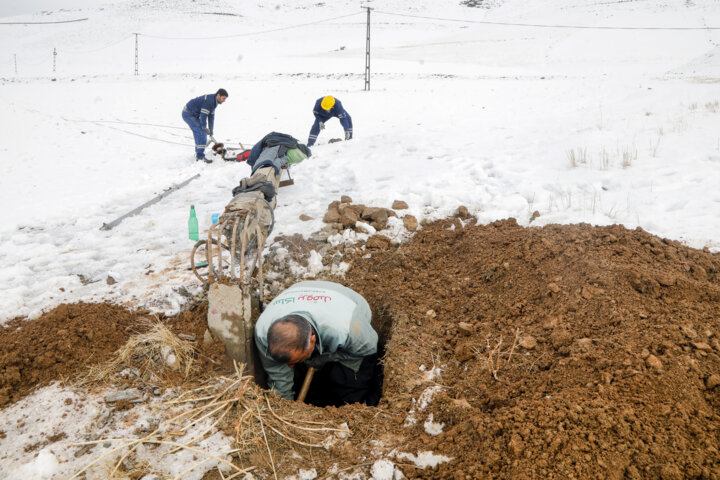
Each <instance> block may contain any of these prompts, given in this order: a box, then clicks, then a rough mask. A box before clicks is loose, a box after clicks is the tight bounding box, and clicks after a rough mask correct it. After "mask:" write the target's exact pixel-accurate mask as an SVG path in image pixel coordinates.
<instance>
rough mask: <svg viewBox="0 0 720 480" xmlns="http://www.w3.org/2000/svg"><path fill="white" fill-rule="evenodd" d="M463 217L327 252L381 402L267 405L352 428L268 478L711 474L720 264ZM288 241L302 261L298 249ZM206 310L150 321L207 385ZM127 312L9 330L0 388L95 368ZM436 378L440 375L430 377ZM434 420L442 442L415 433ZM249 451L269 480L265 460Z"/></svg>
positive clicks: (630, 237) (715, 463)
mask: <svg viewBox="0 0 720 480" xmlns="http://www.w3.org/2000/svg"><path fill="white" fill-rule="evenodd" d="M345 203H349V202H345ZM345 208H348V207H345ZM359 215H361V216H362V212H361V213H360V214H359ZM466 216H467V215H466V214H463V215H462V217H463V218H452V219H448V220H444V221H440V222H435V223H433V224H429V225H425V226H424V227H423V228H422V229H421V230H420V231H419V232H418V233H417V234H416V235H415V237H414V238H413V239H412V240H411V241H409V242H407V243H404V244H401V245H392V244H391V242H389V241H379V240H382V238H379V236H375V237H371V240H372V239H373V238H374V240H373V241H369V242H368V244H366V248H365V249H364V250H361V249H360V246H359V245H355V246H349V247H348V248H346V247H345V246H344V245H342V244H341V245H339V246H338V247H333V248H330V247H329V246H328V245H327V244H325V247H327V248H324V249H323V251H322V255H323V261H324V262H325V264H326V265H330V264H331V263H333V262H336V261H337V257H338V256H342V259H343V260H344V261H346V262H350V263H351V264H352V266H351V268H350V270H349V271H348V273H347V274H346V277H345V278H344V279H340V280H339V281H341V282H342V283H344V284H346V285H348V286H350V287H352V288H354V289H355V290H357V291H358V292H360V293H361V294H363V295H364V296H365V297H366V298H367V299H368V301H369V303H370V305H371V306H372V307H373V311H374V324H375V326H376V328H377V329H378V330H379V332H380V334H381V337H382V338H383V340H384V341H385V342H386V344H387V355H386V357H385V385H384V397H383V400H382V401H381V405H380V407H379V408H369V407H365V406H358V405H351V406H346V407H342V408H339V409H335V408H327V409H324V410H321V409H315V407H309V406H300V405H297V404H290V403H287V402H284V401H282V400H278V402H279V403H280V405H279V406H278V407H277V413H278V414H280V415H282V416H283V417H285V418H293V417H294V415H295V414H296V413H301V412H299V411H301V410H302V411H305V412H309V411H312V413H313V414H318V412H321V413H322V415H321V417H322V418H321V420H322V421H332V422H334V423H337V424H339V423H342V422H347V423H348V424H349V427H350V430H351V432H352V436H350V437H349V438H345V439H338V440H337V442H336V443H335V444H334V445H333V446H331V447H330V448H329V450H328V451H325V450H322V449H304V448H303V447H300V446H297V445H295V446H294V447H293V448H294V449H295V450H296V452H300V454H301V455H300V456H298V455H295V454H294V452H289V451H288V452H285V451H282V452H276V454H275V459H274V460H275V463H274V466H275V467H276V468H277V470H278V472H280V474H282V475H292V474H296V473H297V471H298V469H299V468H302V469H305V470H307V469H310V468H315V469H316V471H317V474H318V478H337V475H334V476H333V472H338V471H342V472H343V473H345V474H348V475H351V474H353V473H362V474H363V475H364V476H368V475H369V473H370V468H371V466H372V464H373V462H375V461H376V460H377V459H379V458H382V457H387V458H389V459H390V460H391V461H392V462H393V463H394V464H395V466H396V468H398V469H400V470H402V472H403V473H404V475H405V476H406V477H408V478H411V479H412V478H424V479H453V480H470V479H484V478H507V479H511V478H512V479H530V478H563V479H564V478H578V479H579V478H611V479H612V478H617V479H619V478H628V479H640V478H647V479H656V478H657V479H682V478H708V479H720V453H719V452H718V445H720V414H719V412H720V386H718V384H720V256H719V255H713V254H711V253H709V252H706V251H699V250H693V249H689V248H687V247H684V246H682V245H681V244H679V243H677V242H673V241H668V240H663V239H659V238H657V237H655V236H652V235H650V234H648V233H646V232H644V231H642V230H640V229H638V230H633V231H630V230H626V229H624V228H622V227H619V226H611V227H591V226H589V225H575V226H547V227H544V228H522V227H519V226H518V225H517V224H516V223H515V222H514V221H512V220H508V221H501V222H495V223H493V224H490V225H486V226H473V224H474V222H473V221H472V219H469V220H470V221H467V220H468V218H466ZM288 241H289V240H288ZM319 242H321V240H317V239H316V240H313V243H312V244H311V245H310V244H308V246H311V247H312V248H313V249H317V248H318V245H321V243H319ZM291 243H293V242H291ZM293 245H294V246H293V248H288V250H289V251H290V254H291V255H290V256H291V259H293V260H296V261H302V259H303V256H304V255H305V253H303V252H304V248H305V246H304V245H303V244H302V242H295V241H294V243H293ZM278 262H280V260H278ZM269 265H271V266H272V265H273V263H272V262H269ZM328 279H330V280H338V279H332V278H328ZM295 280H297V279H292V278H290V277H289V276H287V275H284V276H282V277H281V278H280V279H279V281H277V283H278V285H276V286H273V287H272V288H271V289H277V288H280V287H281V286H283V285H284V286H286V285H287V284H289V283H291V282H292V281H295ZM281 283H282V284H283V285H280V284H281ZM206 314H207V309H206V306H205V305H202V306H199V307H198V308H195V309H194V310H193V311H187V312H184V313H183V314H182V315H180V316H178V317H175V318H167V319H163V321H164V322H165V323H166V324H168V325H169V326H171V328H172V329H173V331H174V332H176V333H184V334H186V335H192V336H194V337H195V338H196V339H197V343H198V348H199V357H198V358H199V360H200V361H201V362H204V363H203V368H202V369H201V371H203V372H207V373H208V374H213V373H214V372H218V371H224V370H225V369H227V367H228V364H227V361H226V360H225V359H224V357H223V356H222V349H221V348H220V347H218V344H217V343H216V344H214V345H212V346H205V345H203V343H202V337H203V334H204V332H205V328H206V323H205V319H206ZM140 317H143V314H141V313H129V312H126V311H124V310H122V309H120V308H119V307H112V306H109V305H96V306H93V305H66V306H62V307H59V308H58V309H56V310H54V311H53V312H50V313H49V314H48V315H47V316H45V317H43V318H41V319H39V320H37V321H31V322H25V323H22V324H21V323H18V322H16V323H15V324H13V325H12V327H11V328H8V329H5V330H4V331H3V332H2V335H0V351H1V352H2V354H0V355H2V356H1V357H0V375H1V376H0V381H1V382H2V383H0V387H2V388H3V390H2V392H4V395H5V396H6V397H7V399H8V400H15V399H17V398H19V396H21V395H22V394H23V393H25V392H26V391H27V389H29V388H31V386H32V385H34V384H37V383H38V382H40V383H42V382H45V381H49V380H50V379H53V378H59V377H61V376H71V375H73V374H75V373H77V372H80V371H82V369H84V368H85V366H86V365H87V364H88V362H87V359H88V358H90V359H91V361H97V362H99V361H104V360H106V359H107V358H109V356H110V354H111V353H112V352H113V351H114V350H116V349H117V348H119V347H120V346H121V345H122V344H123V343H124V342H125V341H126V340H127V337H128V336H129V335H130V334H131V333H134V332H133V329H135V328H137V327H136V325H137V324H138V323H139V320H140ZM88 336H91V338H88ZM421 365H424V366H425V369H423V370H424V371H423V370H421V368H420V367H421ZM432 367H437V368H440V369H441V373H440V374H439V375H437V376H434V377H431V376H429V375H427V373H428V370H430V369H431V368H432ZM430 387H436V388H437V391H436V393H435V394H434V396H433V397H432V399H431V400H430V401H429V402H428V404H427V406H426V407H425V408H421V407H422V406H423V405H421V401H420V399H421V395H422V394H423V392H425V393H426V395H427V392H428V388H430ZM8 400H6V402H7V401H8ZM283 404H284V405H283ZM306 409H307V410H306ZM431 414H432V417H433V419H432V420H433V421H434V422H436V423H438V424H443V426H442V431H441V432H439V433H438V434H437V435H433V434H431V433H429V432H428V431H427V430H426V427H425V422H426V421H428V420H429V419H430V418H429V417H430V415H431ZM411 418H412V419H415V420H416V422H415V423H412V422H410V421H409V419H411ZM232 427H233V425H230V426H229V427H228V428H232ZM435 433H437V432H435ZM273 439H274V437H272V435H271V439H270V440H271V442H272V441H273ZM426 451H432V452H433V453H435V454H440V455H445V456H447V457H451V458H452V460H450V461H448V462H446V463H440V464H439V465H437V466H435V467H428V468H424V469H423V468H420V467H418V466H417V465H415V464H414V463H413V462H412V459H408V458H407V457H402V456H398V454H399V453H402V452H405V453H409V454H413V455H418V454H419V453H421V452H426ZM255 453H256V455H257V458H258V461H257V463H253V464H254V465H256V466H257V473H258V474H259V475H261V476H262V475H266V476H267V477H268V478H271V476H272V468H271V467H270V459H269V457H268V458H265V457H264V455H265V452H264V450H263V449H259V450H258V451H257V452H255ZM263 459H264V460H263ZM265 460H267V461H265ZM206 478H208V479H209V478H220V477H219V476H218V475H217V473H216V472H215V473H209V474H208V475H207V476H206Z"/></svg>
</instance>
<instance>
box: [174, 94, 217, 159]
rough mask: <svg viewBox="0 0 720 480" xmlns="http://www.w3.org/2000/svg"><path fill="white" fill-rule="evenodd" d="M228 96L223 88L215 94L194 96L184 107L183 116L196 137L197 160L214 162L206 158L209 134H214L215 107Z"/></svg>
mask: <svg viewBox="0 0 720 480" xmlns="http://www.w3.org/2000/svg"><path fill="white" fill-rule="evenodd" d="M227 97H228V92H227V90H225V89H224V88H221V89H220V90H218V91H217V92H216V93H215V94H212V93H208V94H207V95H201V96H199V97H197V98H193V99H192V100H190V101H189V102H188V103H187V104H186V105H185V107H183V111H182V118H183V120H185V123H187V124H188V126H189V127H190V130H192V132H193V137H194V138H195V160H202V161H204V162H206V163H212V159H208V158H205V147H207V136H208V135H211V136H212V134H213V127H214V126H215V108H217V106H218V105H220V104H221V103H223V102H224V101H225V100H227Z"/></svg>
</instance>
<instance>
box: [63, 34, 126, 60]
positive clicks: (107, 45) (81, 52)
mask: <svg viewBox="0 0 720 480" xmlns="http://www.w3.org/2000/svg"><path fill="white" fill-rule="evenodd" d="M128 38H132V37H131V36H130V35H127V36H125V37H122V38H121V39H120V40H117V41H115V42H112V43H108V44H106V45H103V46H102V47H98V48H93V49H92V50H81V51H77V50H65V51H64V53H69V54H72V55H83V54H85V53H93V52H99V51H100V50H105V49H106V48H110V47H113V46H115V45H117V44H119V43H122V42H124V41H125V40H127V39H128Z"/></svg>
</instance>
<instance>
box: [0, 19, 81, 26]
mask: <svg viewBox="0 0 720 480" xmlns="http://www.w3.org/2000/svg"><path fill="white" fill-rule="evenodd" d="M85 20H87V18H77V19H75V20H59V21H57V22H0V25H50V24H52V23H73V22H84V21H85Z"/></svg>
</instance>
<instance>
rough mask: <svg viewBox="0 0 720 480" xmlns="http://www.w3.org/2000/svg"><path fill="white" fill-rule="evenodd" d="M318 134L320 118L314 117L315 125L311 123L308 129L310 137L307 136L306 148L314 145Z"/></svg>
mask: <svg viewBox="0 0 720 480" xmlns="http://www.w3.org/2000/svg"><path fill="white" fill-rule="evenodd" d="M319 133H320V118H318V116H317V115H316V116H315V123H313V125H312V127H311V128H310V136H308V141H307V144H308V147H312V146H313V145H315V142H316V141H317V137H318V134H319Z"/></svg>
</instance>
